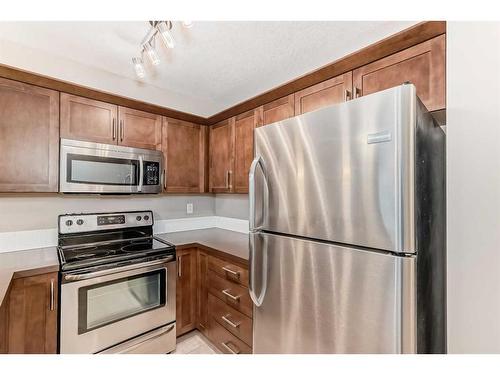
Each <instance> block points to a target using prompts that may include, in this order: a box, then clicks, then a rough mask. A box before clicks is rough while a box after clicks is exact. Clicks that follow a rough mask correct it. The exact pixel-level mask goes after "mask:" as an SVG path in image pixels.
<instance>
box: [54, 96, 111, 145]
mask: <svg viewBox="0 0 500 375" xmlns="http://www.w3.org/2000/svg"><path fill="white" fill-rule="evenodd" d="M117 118H118V107H117V106H116V105H114V104H109V103H104V102H100V101H98V100H92V99H87V98H82V97H80V96H75V95H70V94H66V93H61V138H69V139H76V140H80V141H89V142H98V143H110V144H116V142H117V126H118V125H117V124H118V123H117V121H118V120H117Z"/></svg>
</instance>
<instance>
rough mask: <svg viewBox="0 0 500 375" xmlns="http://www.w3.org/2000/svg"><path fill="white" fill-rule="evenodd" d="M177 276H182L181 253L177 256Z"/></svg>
mask: <svg viewBox="0 0 500 375" xmlns="http://www.w3.org/2000/svg"><path fill="white" fill-rule="evenodd" d="M177 276H178V277H179V278H181V277H182V255H179V256H178V257H177Z"/></svg>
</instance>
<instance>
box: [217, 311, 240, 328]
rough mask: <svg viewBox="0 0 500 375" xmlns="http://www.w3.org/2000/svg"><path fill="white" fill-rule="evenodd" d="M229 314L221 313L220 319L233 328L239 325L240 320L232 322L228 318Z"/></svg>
mask: <svg viewBox="0 0 500 375" xmlns="http://www.w3.org/2000/svg"><path fill="white" fill-rule="evenodd" d="M230 316H231V314H227V315H222V316H221V319H222V320H223V321H225V322H226V323H227V324H229V325H230V326H231V327H233V328H238V327H239V326H240V324H241V322H237V323H234V322H232V321H231V320H230V319H229V317H230Z"/></svg>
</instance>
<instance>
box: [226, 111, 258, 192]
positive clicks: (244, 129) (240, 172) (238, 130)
mask: <svg viewBox="0 0 500 375" xmlns="http://www.w3.org/2000/svg"><path fill="white" fill-rule="evenodd" d="M261 122H262V121H261V118H260V113H259V111H258V110H252V111H248V112H245V113H243V114H241V115H238V116H236V118H235V121H234V136H235V138H234V174H233V175H234V181H231V182H232V185H233V191H234V192H235V193H248V172H249V171H250V165H251V164H252V160H253V130H254V129H255V128H256V127H257V126H258V125H260V123H261ZM231 177H232V176H231Z"/></svg>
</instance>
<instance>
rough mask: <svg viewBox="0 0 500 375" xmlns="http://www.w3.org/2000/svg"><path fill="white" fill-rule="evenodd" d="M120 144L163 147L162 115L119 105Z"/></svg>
mask: <svg viewBox="0 0 500 375" xmlns="http://www.w3.org/2000/svg"><path fill="white" fill-rule="evenodd" d="M118 118H119V119H120V123H119V127H118V144H119V145H122V146H129V147H138V148H147V149H151V150H159V149H160V147H161V116H160V115H155V114H153V113H149V112H143V111H138V110H136V109H131V108H126V107H119V108H118Z"/></svg>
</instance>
